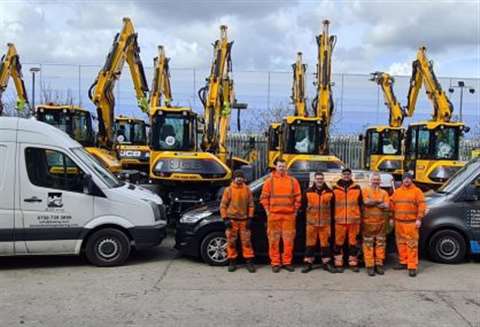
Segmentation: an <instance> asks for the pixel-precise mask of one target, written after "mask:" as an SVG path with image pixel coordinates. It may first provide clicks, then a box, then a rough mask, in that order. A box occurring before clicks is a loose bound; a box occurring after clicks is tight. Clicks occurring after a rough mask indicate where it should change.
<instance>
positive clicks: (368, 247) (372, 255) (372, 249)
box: [363, 222, 386, 268]
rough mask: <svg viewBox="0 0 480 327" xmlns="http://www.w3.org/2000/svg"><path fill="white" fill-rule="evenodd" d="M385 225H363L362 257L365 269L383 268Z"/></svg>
mask: <svg viewBox="0 0 480 327" xmlns="http://www.w3.org/2000/svg"><path fill="white" fill-rule="evenodd" d="M385 244H386V231H385V223H384V222H382V223H365V224H364V225H363V257H364V260H365V267H367V268H373V267H374V266H383V263H384V261H385Z"/></svg>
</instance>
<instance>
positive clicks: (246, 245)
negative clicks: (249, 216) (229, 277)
mask: <svg viewBox="0 0 480 327" xmlns="http://www.w3.org/2000/svg"><path fill="white" fill-rule="evenodd" d="M225 236H226V237H227V256H228V259H229V260H233V259H236V258H237V257H238V252H237V240H238V238H239V237H240V244H241V246H242V255H243V257H244V258H245V259H251V258H253V257H254V256H255V254H254V253H253V248H252V242H251V233H250V230H249V229H248V228H247V221H246V220H232V227H230V228H227V229H226V230H225Z"/></svg>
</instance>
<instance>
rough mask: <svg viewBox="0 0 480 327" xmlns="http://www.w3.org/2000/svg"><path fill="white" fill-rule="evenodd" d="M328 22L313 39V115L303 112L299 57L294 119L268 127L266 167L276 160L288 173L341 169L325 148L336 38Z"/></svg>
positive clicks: (302, 75) (302, 69)
mask: <svg viewBox="0 0 480 327" xmlns="http://www.w3.org/2000/svg"><path fill="white" fill-rule="evenodd" d="M329 24H330V23H329V21H328V20H325V21H324V22H323V31H322V33H321V34H320V35H318V36H317V38H316V40H317V45H318V57H317V60H318V62H317V72H316V79H317V80H316V82H315V83H314V84H315V85H316V88H317V94H316V97H315V98H314V99H313V101H312V108H313V115H312V116H309V115H308V112H307V110H306V104H305V102H306V95H305V72H306V66H305V65H304V64H303V63H302V54H301V53H298V54H297V60H296V62H295V63H294V64H293V65H292V68H293V87H292V97H291V98H292V101H293V104H294V106H295V114H294V116H287V117H285V118H284V119H283V120H282V122H281V123H280V124H272V125H271V126H270V128H269V131H268V139H269V146H268V148H269V167H270V168H272V167H274V165H275V160H276V159H277V158H283V159H284V160H286V161H287V167H288V169H289V170H290V171H291V172H294V173H299V172H306V171H319V170H323V171H326V170H332V169H341V168H342V167H343V163H342V161H341V160H340V159H339V158H337V157H336V156H334V155H331V154H330V152H329V148H328V141H329V127H330V123H331V118H332V114H333V98H332V89H331V85H332V80H331V77H332V76H331V72H332V68H331V67H332V52H333V48H334V46H335V43H336V37H335V36H333V35H329Z"/></svg>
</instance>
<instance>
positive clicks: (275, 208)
mask: <svg viewBox="0 0 480 327" xmlns="http://www.w3.org/2000/svg"><path fill="white" fill-rule="evenodd" d="M260 203H261V204H262V205H263V207H264V208H265V211H267V212H269V213H273V214H293V213H295V211H297V210H298V209H299V208H300V207H301V205H302V194H301V189H300V184H299V183H298V181H297V179H296V178H294V177H291V176H289V175H288V174H285V175H283V176H282V175H280V174H278V173H277V172H273V173H272V174H271V175H270V177H268V178H267V180H266V181H265V184H263V188H262V194H261V195H260Z"/></svg>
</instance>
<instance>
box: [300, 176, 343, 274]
mask: <svg viewBox="0 0 480 327" xmlns="http://www.w3.org/2000/svg"><path fill="white" fill-rule="evenodd" d="M304 203H305V207H306V216H307V217H306V229H307V231H306V233H307V234H306V236H307V237H306V250H305V266H304V267H303V269H302V273H308V272H309V271H311V270H312V269H313V262H314V261H315V247H316V245H317V240H320V257H321V259H322V266H323V269H324V270H327V271H329V272H331V273H333V272H335V271H334V270H335V269H334V268H333V266H332V263H331V259H332V258H331V253H330V252H331V251H330V235H331V231H330V229H331V226H332V221H333V212H334V208H335V196H334V195H333V191H332V190H331V189H330V188H329V187H328V186H327V184H326V183H325V177H324V176H323V173H321V172H317V173H315V175H314V181H313V185H312V187H310V188H309V189H308V190H307V191H306V192H305V196H304Z"/></svg>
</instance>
